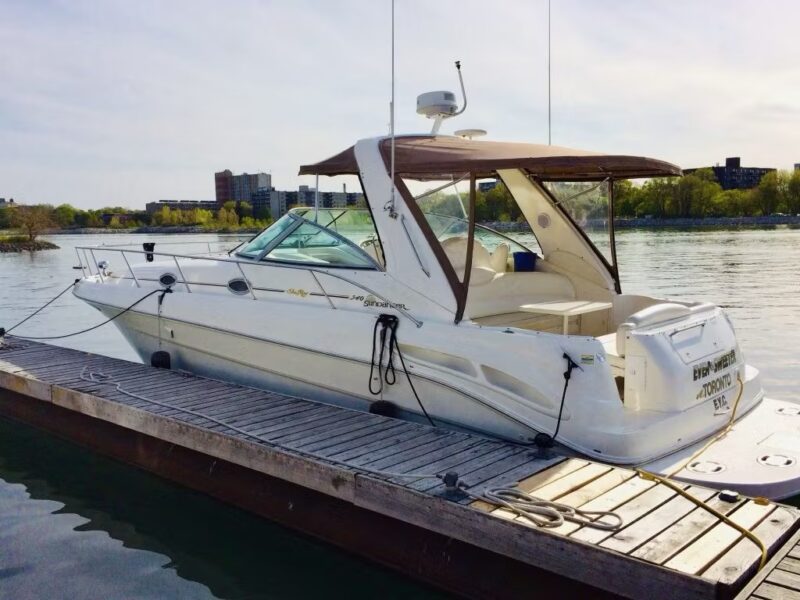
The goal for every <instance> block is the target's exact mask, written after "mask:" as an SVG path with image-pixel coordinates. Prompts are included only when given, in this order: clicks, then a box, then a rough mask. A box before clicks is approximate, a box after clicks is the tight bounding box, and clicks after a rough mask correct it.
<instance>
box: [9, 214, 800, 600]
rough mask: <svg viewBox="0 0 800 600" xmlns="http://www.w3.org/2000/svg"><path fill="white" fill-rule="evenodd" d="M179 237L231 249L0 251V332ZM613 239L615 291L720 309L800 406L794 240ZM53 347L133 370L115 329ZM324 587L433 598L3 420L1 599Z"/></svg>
mask: <svg viewBox="0 0 800 600" xmlns="http://www.w3.org/2000/svg"><path fill="white" fill-rule="evenodd" d="M518 237H520V238H522V240H523V241H524V239H525V237H526V236H525V235H524V234H520V235H519V236H518ZM178 239H180V240H185V241H195V240H199V241H212V240H222V241H224V242H226V243H228V242H230V243H231V245H233V244H234V243H235V241H236V238H235V237H230V236H216V235H200V236H180V238H179V237H177V236H152V235H148V236H141V235H138V236H137V235H124V234H121V235H106V236H98V237H97V238H92V237H89V236H57V237H53V241H55V242H56V243H57V244H59V245H60V246H61V247H62V250H59V251H52V252H41V253H36V254H30V253H24V254H5V255H3V254H0V326H5V327H8V326H9V325H10V324H13V323H15V322H16V321H18V320H20V319H22V318H23V317H24V316H26V315H27V314H29V312H31V311H32V310H33V309H34V308H37V307H38V306H41V305H42V304H44V303H45V302H46V301H47V300H49V299H50V298H52V297H53V295H55V293H56V292H58V291H60V290H61V289H63V288H64V287H65V286H66V285H67V284H68V283H69V281H70V280H72V279H74V278H75V277H76V276H78V275H79V274H80V271H74V270H73V269H72V266H73V265H74V264H76V262H77V259H76V258H75V254H74V251H73V248H74V246H75V245H77V244H83V245H85V244H93V243H102V242H105V243H114V244H117V243H124V242H126V241H135V242H136V243H137V244H138V243H141V241H144V240H152V241H157V242H159V241H160V242H162V243H163V242H164V241H169V242H175V241H176V240H178ZM617 240H618V255H619V260H620V272H621V275H622V285H623V290H624V291H625V292H626V293H640V294H646V295H653V296H660V297H671V298H676V299H682V300H699V301H711V302H715V303H717V304H720V305H722V306H725V307H726V309H727V310H728V313H729V314H730V316H731V318H732V320H733V322H734V325H735V326H736V329H737V332H738V334H739V338H740V343H741V346H742V349H743V350H744V352H745V355H746V356H747V359H748V362H750V363H752V364H754V365H756V366H757V367H758V368H760V369H761V371H762V374H763V377H764V386H765V388H766V389H767V392H768V394H769V395H771V396H774V397H778V398H783V399H790V400H792V399H798V396H797V392H796V383H797V379H798V362H797V359H796V358H795V355H794V352H795V351H796V348H798V347H800V269H798V265H800V230H797V229H775V230H770V231H766V230H746V231H724V230H720V231H622V232H619V233H618V234H617ZM180 251H181V252H183V251H184V250H180ZM185 251H186V252H189V251H190V250H185ZM195 251H196V250H195ZM99 321H100V318H99V315H98V313H97V312H96V311H94V310H93V309H91V308H89V307H88V306H86V305H85V304H83V303H81V302H78V301H77V300H75V298H73V297H72V296H71V295H66V296H64V297H63V298H62V299H61V300H59V301H58V302H56V303H55V304H54V305H53V306H51V307H49V308H48V309H46V310H45V311H44V312H43V313H42V314H41V315H40V316H39V317H37V318H36V319H35V320H32V321H31V322H30V323H26V324H25V325H24V327H23V328H20V330H19V332H20V333H27V334H30V335H37V334H38V335H54V334H58V333H65V332H69V331H74V330H76V329H80V328H83V327H88V326H90V325H93V324H95V323H97V322H99ZM56 343H59V344H63V345H66V346H70V347H74V348H80V349H84V350H89V351H93V352H97V353H101V354H107V355H110V356H116V357H119V358H126V359H130V360H136V355H135V354H134V353H133V351H132V350H131V349H130V347H129V346H128V345H127V343H126V342H125V341H124V340H123V338H122V336H121V335H120V334H119V333H118V332H117V331H116V329H114V328H113V327H103V328H100V329H98V330H96V331H93V332H91V333H89V334H86V335H83V336H80V337H77V338H72V339H66V340H61V341H58V342H56ZM335 590H347V594H348V596H350V597H354V598H358V597H363V598H367V597H370V598H371V597H375V596H378V595H379V596H381V597H388V598H392V597H397V598H399V597H408V596H414V597H424V596H430V597H433V596H434V595H435V594H434V592H431V591H429V590H427V589H425V588H421V587H419V586H416V585H415V584H413V583H410V582H408V581H407V580H405V579H403V578H401V577H398V576H396V575H394V574H392V573H389V572H386V571H384V570H382V569H379V568H376V567H374V566H372V565H368V564H366V563H364V562H362V561H359V560H356V559H354V558H352V557H350V556H349V555H347V554H345V553H341V552H338V551H335V550H333V549H331V548H329V547H327V546H325V545H322V544H317V543H315V542H312V541H309V540H308V539H306V538H303V537H301V536H298V535H296V534H293V533H291V532H288V531H286V530H284V529H283V528H281V527H279V526H276V525H273V524H271V523H269V522H268V521H266V520H264V519H260V518H257V517H254V516H251V515H249V514H246V513H244V512H241V511H238V510H236V509H233V508H230V507H228V506H226V505H223V504H221V503H219V502H217V501H214V500H212V499H210V498H207V497H205V496H203V495H200V494H195V493H192V492H189V491H187V490H185V489H183V488H180V487H177V486H174V485H172V484H169V483H167V482H164V481H162V480H160V479H158V478H156V477H153V476H150V475H148V474H146V473H143V472H141V471H138V470H136V469H133V468H130V467H126V466H124V465H120V464H118V463H115V462H113V461H110V460H108V459H105V458H102V457H100V456H97V455H95V454H93V453H90V452H88V451H85V450H82V449H80V448H77V447H75V446H73V445H71V444H69V443H66V442H63V441H60V440H58V439H56V438H54V437H52V436H49V435H46V434H43V433H40V432H38V431H35V430H33V429H30V428H28V427H25V426H22V425H18V424H12V423H10V422H8V421H3V420H0V597H9V598H18V597H47V598H120V597H125V598H165V597H175V598H209V597H225V598H305V597H311V596H315V597H316V596H320V595H323V594H326V595H330V594H331V592H332V591H334V593H336V591H335Z"/></svg>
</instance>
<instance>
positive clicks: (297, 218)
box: [236, 212, 385, 271]
mask: <svg viewBox="0 0 800 600" xmlns="http://www.w3.org/2000/svg"><path fill="white" fill-rule="evenodd" d="M284 216H287V217H289V218H291V219H292V220H294V223H292V224H291V225H290V226H289V227H287V228H286V229H284V230H283V232H281V234H280V235H278V236H277V237H276V238H275V239H273V240H272V241H271V242H270V243H269V244H267V245H266V246H265V247H264V248H263V250H261V252H259V253H258V254H257V255H255V256H250V255H247V254H243V253H241V252H237V253H236V256H238V257H240V258H244V259H246V260H251V261H253V262H262V261H263V262H269V263H273V264H277V265H280V264H286V265H295V266H305V267H308V268H314V269H355V270H358V271H373V270H376V271H384V270H385V269H384V268H383V266H381V265H380V264H378V262H377V261H376V260H375V259H374V258H372V257H371V256H370V255H369V254H367V253H366V252H364V250H363V249H362V248H359V247H358V246H357V245H356V244H354V243H353V242H351V241H350V240H349V239H347V238H346V237H344V236H343V235H341V234H339V233H337V232H336V231H334V230H332V229H328V228H327V227H325V226H323V225H320V224H319V223H315V222H314V221H311V220H309V219H306V218H305V217H303V216H301V215H299V214H297V213H294V212H287V213H286V215H284ZM281 218H283V217H281ZM276 222H277V221H276ZM306 223H307V224H309V225H312V226H313V227H316V228H317V229H319V230H320V231H323V232H325V233H326V234H328V235H330V236H331V237H333V238H336V239H337V240H339V241H340V242H342V243H344V244H346V245H347V246H349V247H351V248H354V249H355V250H357V251H358V252H359V254H361V255H362V256H364V257H365V258H366V259H367V261H368V262H369V263H370V264H372V265H373V266H371V267H370V266H359V265H320V264H314V265H309V263H307V262H303V261H294V260H284V259H275V258H268V257H267V255H268V254H269V253H270V252H272V251H273V250H275V248H277V247H278V246H280V245H281V243H282V242H283V241H284V240H285V239H286V238H287V237H289V236H290V235H291V234H292V233H294V232H295V231H297V230H298V229H299V228H300V227H302V226H303V225H304V224H306ZM273 225H274V223H273ZM270 227H272V225H270ZM267 229H269V227H267V228H266V229H264V230H263V231H261V233H259V234H258V235H261V234H262V233H264V231H266V230H267ZM258 235H257V236H255V237H254V238H253V239H256V238H257V237H258ZM251 241H252V240H251Z"/></svg>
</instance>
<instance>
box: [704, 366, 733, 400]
mask: <svg viewBox="0 0 800 600" xmlns="http://www.w3.org/2000/svg"><path fill="white" fill-rule="evenodd" d="M731 385H733V377H731V374H730V373H725V374H724V375H721V376H719V377H717V378H716V379H712V380H711V381H709V382H707V383H704V384H703V387H701V388H700V391H699V392H698V394H697V399H698V400H699V399H701V398H708V397H709V396H713V395H714V394H718V393H719V392H721V391H723V390H727V389H728V388H729V387H731Z"/></svg>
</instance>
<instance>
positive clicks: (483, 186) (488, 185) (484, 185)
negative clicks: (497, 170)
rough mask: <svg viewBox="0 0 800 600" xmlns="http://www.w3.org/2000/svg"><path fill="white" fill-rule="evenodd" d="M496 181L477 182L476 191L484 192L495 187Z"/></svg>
mask: <svg viewBox="0 0 800 600" xmlns="http://www.w3.org/2000/svg"><path fill="white" fill-rule="evenodd" d="M498 183H499V182H498V181H497V179H495V180H493V181H481V182H479V183H478V191H479V192H481V193H483V194H485V193H486V192H488V191H490V190H493V189H494V188H496V187H497V184H498Z"/></svg>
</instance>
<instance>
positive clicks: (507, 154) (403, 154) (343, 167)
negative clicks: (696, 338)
mask: <svg viewBox="0 0 800 600" xmlns="http://www.w3.org/2000/svg"><path fill="white" fill-rule="evenodd" d="M378 148H379V152H380V154H381V158H382V159H383V162H384V166H385V167H386V171H387V173H389V172H390V165H391V151H392V146H391V140H390V139H389V138H383V139H380V140H379V141H378ZM394 152H395V165H394V167H395V168H394V170H395V180H394V184H395V188H396V189H397V190H398V191H399V192H400V195H401V196H402V197H403V199H404V201H405V204H406V205H407V207H408V209H409V210H410V212H411V214H412V215H413V216H414V218H415V220H416V221H417V223H418V225H419V227H420V229H421V231H422V233H423V235H424V236H425V238H426V241H427V242H428V244H429V246H430V248H431V250H432V252H433V254H434V255H435V257H436V259H437V262H438V263H439V265H440V266H441V268H442V271H443V273H444V275H445V277H446V279H447V281H448V284H449V287H450V288H451V289H452V292H453V295H454V298H455V301H456V311H455V321H456V323H458V322H459V321H460V320H461V319H462V317H463V315H464V311H465V308H466V303H467V294H468V291H469V279H470V272H471V262H472V248H473V246H474V231H475V195H476V189H475V188H476V181H477V180H478V179H482V178H488V177H497V176H498V175H497V173H498V171H502V170H509V169H517V170H520V171H522V172H523V173H526V174H527V176H528V177H529V178H530V180H531V181H532V182H535V183H536V185H539V187H540V188H541V191H542V193H543V194H545V195H546V196H547V197H549V198H550V200H551V202H552V203H553V206H554V207H555V208H556V210H558V211H559V212H560V213H562V214H563V215H564V217H565V219H566V220H568V221H569V222H570V223H571V224H572V226H573V228H574V229H575V231H576V235H579V236H581V237H582V238H583V240H584V242H585V243H586V244H587V246H588V247H589V248H590V249H591V251H592V252H593V253H594V254H595V255H596V256H597V258H598V261H599V262H600V264H602V265H603V267H604V268H605V269H606V270H607V272H608V273H609V275H610V277H611V279H613V281H614V287H615V289H616V291H617V293H620V292H621V287H620V282H619V273H618V269H617V265H616V249H615V248H613V245H614V232H613V228H612V230H611V244H612V255H613V258H612V262H611V263H609V262H608V260H606V258H605V257H604V256H603V255H602V253H600V251H599V250H598V249H597V248H596V247H595V246H594V244H592V243H591V241H589V239H588V237H586V235H585V233H584V232H583V231H582V230H581V229H580V227H578V226H577V225H576V224H575V223H574V221H573V220H572V218H571V217H570V215H569V214H568V213H567V211H566V210H565V209H564V207H562V206H560V205H559V203H558V202H557V201H556V199H555V198H554V197H553V196H552V194H551V193H550V192H549V191H548V190H547V189H546V188H544V187H543V186H541V185H540V184H541V183H542V182H545V181H608V182H610V184H611V185H613V181H614V180H615V179H635V178H644V177H669V176H678V175H682V171H681V169H680V168H679V167H677V166H676V165H673V164H671V163H668V162H665V161H661V160H657V159H654V158H647V157H639V156H627V155H614V154H604V153H599V152H590V151H587V150H577V149H573V148H564V147H560V146H546V145H540V144H523V143H509V142H487V141H475V140H470V139H464V138H458V137H451V136H431V135H424V136H423V135H411V136H401V137H397V138H396V139H395V148H394ZM300 174H301V175H327V176H336V175H359V176H360V167H359V164H358V161H357V159H356V152H355V146H351V147H350V148H348V149H346V150H344V151H343V152H340V153H339V154H337V155H335V156H332V157H330V158H328V159H326V160H323V161H322V162H319V163H316V164H312V165H305V166H302V167H301V168H300ZM454 174H459V175H461V176H462V178H467V177H468V178H469V183H470V193H469V206H468V212H469V233H468V238H467V254H466V263H467V264H466V266H465V277H464V280H463V281H461V280H459V278H458V276H457V275H456V272H455V270H454V269H453V267H452V265H451V264H450V262H449V260H448V259H447V257H446V256H445V254H444V251H443V249H442V247H441V245H440V244H439V243H438V242H437V240H436V238H435V237H434V236H433V232H432V231H431V229H430V227H428V225H427V223H426V221H425V218H424V216H423V215H422V213H421V212H420V209H419V207H418V206H417V204H416V202H414V201H413V198H412V195H411V193H410V192H409V190H408V188H407V187H406V185H405V183H404V180H407V179H410V180H418V181H433V180H441V179H452V177H453V176H454ZM612 191H613V190H612ZM613 202H614V200H613V193H611V194H609V217H610V218H611V219H613V214H614V209H613Z"/></svg>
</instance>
